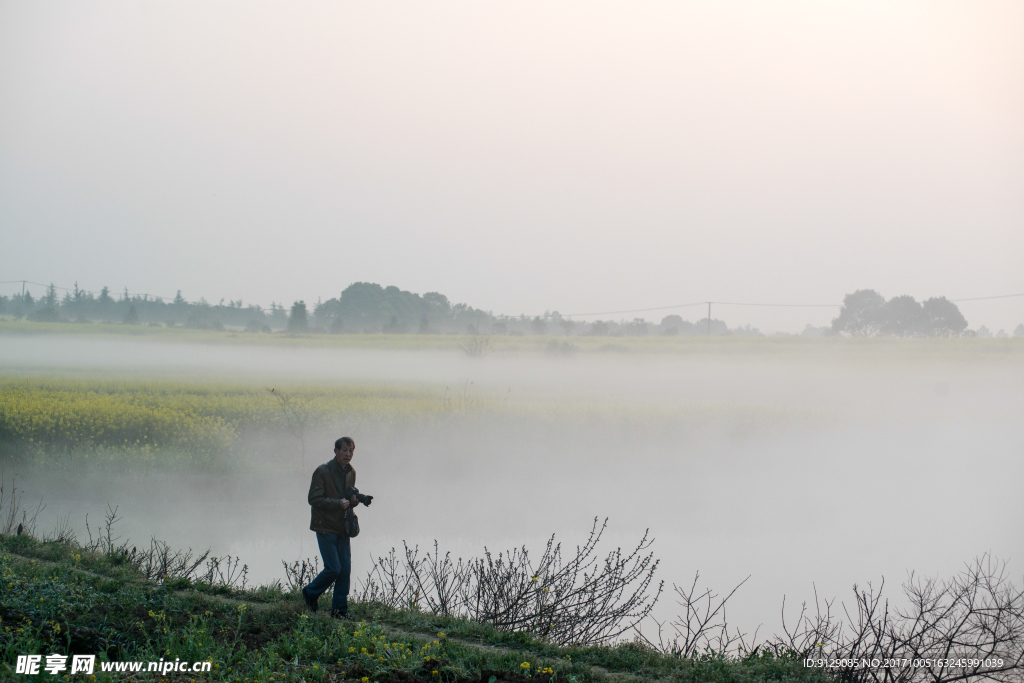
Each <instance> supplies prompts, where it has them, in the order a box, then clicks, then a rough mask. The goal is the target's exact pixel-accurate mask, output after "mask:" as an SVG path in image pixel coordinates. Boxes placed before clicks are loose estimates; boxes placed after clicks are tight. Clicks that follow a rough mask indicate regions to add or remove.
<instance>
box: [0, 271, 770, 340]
mask: <svg viewBox="0 0 1024 683" xmlns="http://www.w3.org/2000/svg"><path fill="white" fill-rule="evenodd" d="M0 315H7V316H11V317H14V318H26V319H28V320H34V321H38V322H65V323H92V322H106V323H122V324H126V325H160V326H167V327H186V328H191V329H215V330H223V329H227V328H233V329H241V330H244V331H246V332H253V333H261V332H262V333H270V332H281V331H286V332H290V333H293V334H368V333H384V334H493V335H513V336H518V335H594V336H613V337H614V336H644V335H652V334H666V335H683V336H686V335H698V334H699V335H706V334H709V333H710V334H712V335H723V334H758V331H757V330H756V329H754V328H751V327H749V326H747V327H745V328H737V329H733V330H730V329H729V328H728V326H727V325H726V324H725V323H724V322H723V321H721V320H715V319H712V320H711V324H710V326H709V325H708V321H707V319H706V318H705V319H703V320H698V321H697V322H695V323H690V322H687V321H685V320H683V319H682V318H681V317H680V316H678V315H670V316H667V317H665V318H664V319H663V320H662V321H661V323H660V324H659V323H654V322H648V321H646V320H643V319H641V318H636V319H633V320H619V321H615V320H598V321H595V322H590V323H586V322H580V321H576V320H572V319H570V318H565V317H563V316H562V315H561V314H560V313H558V311H552V312H547V313H545V314H544V315H542V316H532V317H531V316H526V315H520V316H508V315H495V314H494V313H491V312H489V311H483V310H481V309H478V308H473V307H472V306H470V305H468V304H464V303H459V304H453V303H451V302H450V301H449V300H448V297H446V296H445V295H444V294H441V293H439V292H427V293H426V294H423V295H420V294H415V293H413V292H408V291H405V290H402V289H399V288H398V287H394V286H389V287H382V286H380V285H378V284H373V283H369V282H356V283H353V284H351V285H349V286H348V287H346V288H345V289H344V290H343V291H342V292H341V293H340V295H339V296H337V297H335V298H331V299H328V300H326V301H318V302H317V303H315V304H313V305H307V304H306V302H305V301H296V302H294V303H292V305H291V306H290V307H287V308H286V307H285V306H284V305H282V304H278V303H271V305H270V307H269V308H263V307H261V306H259V305H255V304H248V305H245V304H243V302H242V301H241V300H238V301H228V302H226V303H225V302H224V301H223V300H222V301H221V302H220V303H217V304H211V303H209V302H207V301H206V300H205V299H200V300H199V301H193V302H190V301H186V300H185V298H184V297H183V296H182V294H181V292H180V291H179V292H178V293H177V295H176V296H175V297H174V299H172V300H170V301H167V300H165V299H162V298H160V297H150V296H148V295H138V294H136V295H132V294H130V293H129V292H128V290H127V289H126V290H124V291H123V292H122V293H121V294H120V295H118V296H114V295H113V294H112V293H111V291H110V289H109V288H107V287H104V288H103V289H102V290H101V291H100V293H99V294H98V295H95V294H93V293H91V292H88V291H85V290H82V289H79V288H78V286H77V285H76V286H75V288H74V289H73V290H70V291H68V292H66V293H65V294H64V295H63V296H59V295H58V293H57V289H56V287H54V286H53V285H50V287H49V288H48V290H47V292H46V294H45V295H44V296H42V297H39V298H38V299H36V298H33V297H32V295H31V293H29V292H26V293H25V294H24V295H22V294H15V295H14V296H11V297H6V296H0Z"/></svg>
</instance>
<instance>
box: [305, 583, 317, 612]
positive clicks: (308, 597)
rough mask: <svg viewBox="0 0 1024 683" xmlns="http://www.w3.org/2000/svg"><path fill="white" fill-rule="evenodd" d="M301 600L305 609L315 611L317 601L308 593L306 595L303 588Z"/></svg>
mask: <svg viewBox="0 0 1024 683" xmlns="http://www.w3.org/2000/svg"><path fill="white" fill-rule="evenodd" d="M302 600H303V601H304V602H305V603H306V607H308V608H309V609H310V610H312V611H314V612H315V611H316V610H317V604H316V601H317V599H316V598H314V597H313V596H312V595H310V594H309V593H307V592H306V589H305V588H303V589H302Z"/></svg>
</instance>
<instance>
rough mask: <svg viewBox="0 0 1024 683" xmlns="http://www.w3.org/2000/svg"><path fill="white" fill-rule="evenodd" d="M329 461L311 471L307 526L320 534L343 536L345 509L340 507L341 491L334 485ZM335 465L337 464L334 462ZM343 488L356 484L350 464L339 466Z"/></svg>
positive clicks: (354, 473)
mask: <svg viewBox="0 0 1024 683" xmlns="http://www.w3.org/2000/svg"><path fill="white" fill-rule="evenodd" d="M331 462H333V461H328V462H325V463H324V464H323V465H320V467H317V468H316V471H315V472H313V481H311V482H310V483H309V505H310V507H311V508H312V510H311V512H312V519H311V520H310V522H309V528H310V530H312V531H316V532H319V533H321V534H336V535H340V536H345V535H346V534H345V511H344V510H343V509H342V508H341V491H339V490H338V487H337V486H335V485H334V477H332V476H331ZM335 466H338V465H337V463H335ZM339 478H341V479H343V481H344V484H345V488H348V487H349V486H355V485H356V471H355V470H354V469H352V465H345V467H344V468H341V477H339Z"/></svg>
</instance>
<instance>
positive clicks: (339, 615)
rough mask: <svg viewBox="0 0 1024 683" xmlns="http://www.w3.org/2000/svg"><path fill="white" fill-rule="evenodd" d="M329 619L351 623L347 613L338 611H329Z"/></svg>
mask: <svg viewBox="0 0 1024 683" xmlns="http://www.w3.org/2000/svg"><path fill="white" fill-rule="evenodd" d="M331 617H333V618H334V619H343V620H345V621H352V617H350V616H349V615H348V612H342V611H341V610H340V609H335V610H331Z"/></svg>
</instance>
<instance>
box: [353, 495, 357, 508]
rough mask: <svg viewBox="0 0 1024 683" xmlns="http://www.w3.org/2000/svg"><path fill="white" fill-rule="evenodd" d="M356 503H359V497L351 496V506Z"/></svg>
mask: <svg viewBox="0 0 1024 683" xmlns="http://www.w3.org/2000/svg"><path fill="white" fill-rule="evenodd" d="M356 505H359V499H358V498H356V497H355V496H352V507H355V506H356Z"/></svg>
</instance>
